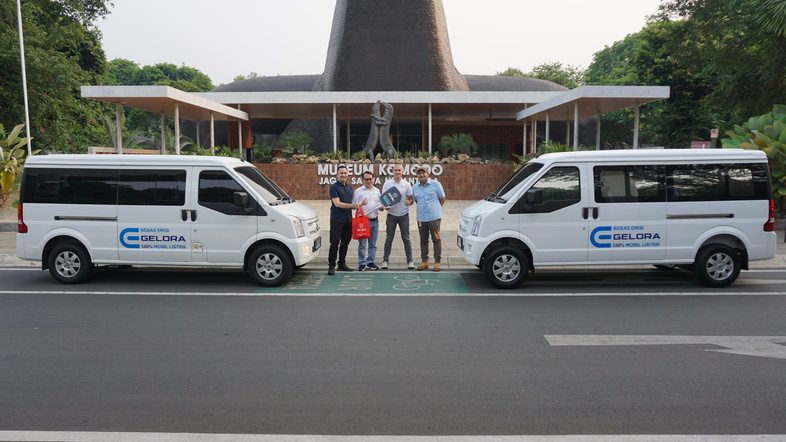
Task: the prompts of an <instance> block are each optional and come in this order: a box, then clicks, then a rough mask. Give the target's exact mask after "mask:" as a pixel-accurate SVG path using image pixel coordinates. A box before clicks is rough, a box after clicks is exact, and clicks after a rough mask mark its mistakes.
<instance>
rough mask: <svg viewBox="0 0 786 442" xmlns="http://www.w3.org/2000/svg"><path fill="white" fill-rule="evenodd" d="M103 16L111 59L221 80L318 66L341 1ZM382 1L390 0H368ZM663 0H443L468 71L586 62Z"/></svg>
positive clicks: (144, 1)
mask: <svg viewBox="0 0 786 442" xmlns="http://www.w3.org/2000/svg"><path fill="white" fill-rule="evenodd" d="M111 1H112V2H113V3H114V7H111V8H110V14H109V15H108V16H107V18H106V19H105V20H98V22H97V23H96V24H97V26H98V28H99V29H100V30H101V32H102V34H103V47H104V51H106V56H107V59H108V60H113V59H115V58H125V59H128V60H131V61H133V62H135V63H138V64H139V65H140V66H145V65H153V64H156V63H173V64H175V65H178V66H180V65H183V64H184V65H186V66H189V67H193V68H196V69H199V70H200V71H201V72H203V73H205V74H206V75H207V76H209V77H210V79H211V80H212V81H213V84H215V85H216V86H218V85H220V84H224V83H230V82H232V81H233V79H234V78H235V77H236V76H238V75H248V74H250V73H251V72H256V73H257V74H259V75H264V76H274V75H297V74H321V73H322V71H323V70H324V68H325V56H326V54H327V46H328V40H329V38H330V27H331V24H332V21H333V10H334V7H335V1H332V0H221V1H216V0H190V1H188V2H182V1H180V0H111ZM369 1H384V0H369ZM660 2H661V0H560V1H556V0H483V1H477V0H442V3H443V6H444V8H445V16H446V18H447V22H448V33H449V36H450V45H451V49H452V52H453V61H454V64H455V65H456V68H457V69H458V70H459V72H461V73H462V74H465V75H466V74H469V75H494V74H496V73H498V72H502V71H504V70H506V69H507V68H508V67H513V68H517V69H520V70H521V71H522V72H529V71H531V70H532V68H534V67H535V66H538V65H541V64H544V63H554V62H559V63H562V64H563V65H570V66H573V67H577V68H586V67H588V66H589V64H590V63H591V62H592V55H593V54H594V53H595V52H598V51H600V50H602V49H603V48H604V47H606V46H611V45H612V44H613V43H614V42H616V41H619V40H622V39H624V38H625V36H627V35H628V34H632V33H635V32H638V31H639V30H641V28H642V27H644V25H645V22H646V17H647V16H648V15H650V14H653V13H655V12H656V11H657V8H658V4H659V3H660Z"/></svg>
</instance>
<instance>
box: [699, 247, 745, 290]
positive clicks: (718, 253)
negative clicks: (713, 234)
mask: <svg viewBox="0 0 786 442" xmlns="http://www.w3.org/2000/svg"><path fill="white" fill-rule="evenodd" d="M740 265H741V264H740V253H739V252H738V251H737V250H735V249H733V248H731V247H729V246H724V245H721V244H714V245H709V246H707V247H705V248H703V249H701V251H699V255H698V257H697V258H696V262H695V263H694V264H693V272H694V273H695V274H696V277H697V278H698V279H699V280H700V281H701V282H702V283H703V284H704V285H706V286H708V287H727V286H729V285H731V283H733V282H734V281H736V280H737V277H738V276H740Z"/></svg>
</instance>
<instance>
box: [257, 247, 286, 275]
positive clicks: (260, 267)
mask: <svg viewBox="0 0 786 442" xmlns="http://www.w3.org/2000/svg"><path fill="white" fill-rule="evenodd" d="M282 269H283V265H282V263H281V259H280V258H279V257H278V256H276V255H274V254H272V253H265V254H263V255H262V256H260V257H259V259H258V260H257V274H259V276H261V277H262V278H264V279H276V278H277V277H278V276H280V275H281V272H282Z"/></svg>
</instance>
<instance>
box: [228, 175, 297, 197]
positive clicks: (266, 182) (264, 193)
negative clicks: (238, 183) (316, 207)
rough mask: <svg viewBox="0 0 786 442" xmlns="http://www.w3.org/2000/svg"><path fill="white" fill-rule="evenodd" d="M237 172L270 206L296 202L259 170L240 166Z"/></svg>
mask: <svg viewBox="0 0 786 442" xmlns="http://www.w3.org/2000/svg"><path fill="white" fill-rule="evenodd" d="M235 170H236V171H237V173H239V174H240V176H241V177H242V178H243V181H245V182H246V183H247V184H248V185H249V186H251V187H252V188H253V189H254V191H255V192H256V193H258V194H259V196H261V197H262V198H263V199H264V200H265V201H266V202H267V203H268V204H270V205H271V206H275V205H278V204H288V203H294V202H295V200H294V199H293V198H292V197H290V196H289V195H287V193H286V192H284V189H282V188H280V187H278V184H276V183H274V182H273V180H271V179H270V178H268V177H267V175H265V174H264V173H262V172H261V171H260V170H259V169H257V168H256V167H253V166H240V167H236V168H235Z"/></svg>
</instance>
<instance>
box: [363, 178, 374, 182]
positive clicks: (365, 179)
mask: <svg viewBox="0 0 786 442" xmlns="http://www.w3.org/2000/svg"><path fill="white" fill-rule="evenodd" d="M373 180H374V178H363V181H373Z"/></svg>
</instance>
